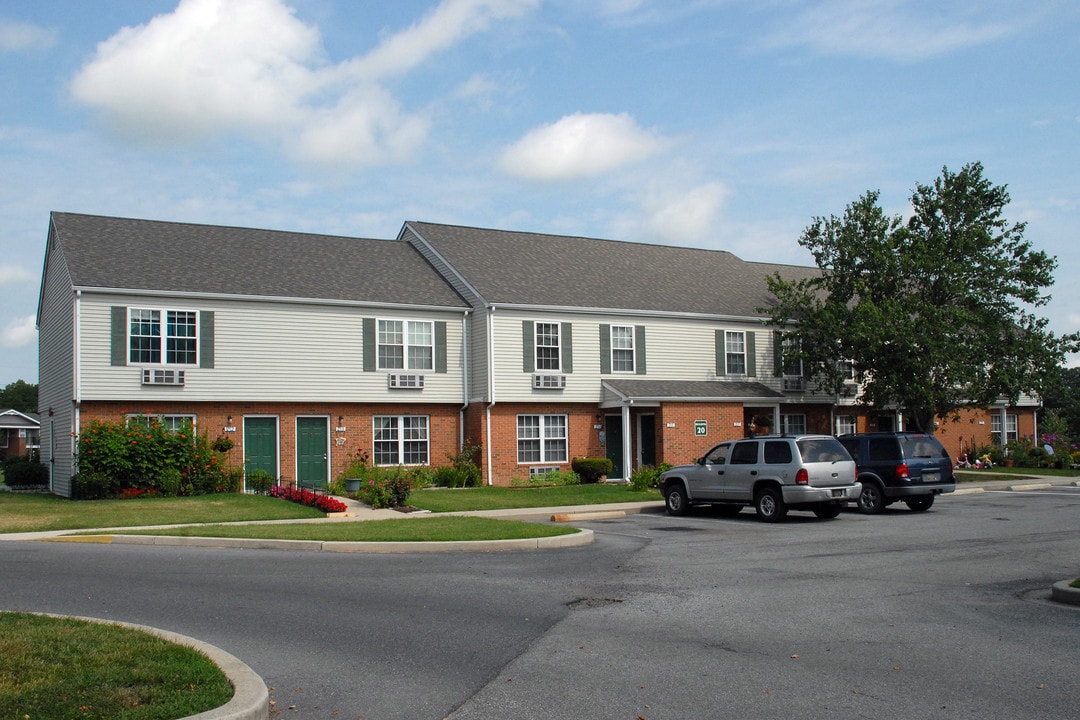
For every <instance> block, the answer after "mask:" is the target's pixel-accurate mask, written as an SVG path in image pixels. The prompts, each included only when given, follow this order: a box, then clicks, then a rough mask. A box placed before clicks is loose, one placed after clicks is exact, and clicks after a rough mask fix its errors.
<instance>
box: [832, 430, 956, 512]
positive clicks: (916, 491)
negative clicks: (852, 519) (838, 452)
mask: <svg viewBox="0 0 1080 720" xmlns="http://www.w3.org/2000/svg"><path fill="white" fill-rule="evenodd" d="M837 439H838V440H839V441H840V444H841V445H843V446H844V448H845V449H846V450H847V451H848V454H849V455H851V457H852V459H853V460H855V465H856V466H857V467H858V468H859V482H861V483H862V491H861V492H860V493H859V499H858V506H859V510H861V511H862V512H864V513H869V514H873V513H879V512H881V511H882V510H884V509H885V507H886V506H888V505H891V504H892V503H894V502H897V501H898V500H902V501H903V502H904V503H905V504H906V505H907V506H908V507H909V508H911V509H912V510H915V511H916V512H922V511H923V510H928V509H929V508H930V506H931V505H933V504H934V498H935V497H937V496H938V495H940V494H941V493H950V492H953V491H954V490H956V479H955V478H954V477H953V463H952V458H951V457H950V456H949V453H948V452H947V451H946V450H945V448H944V447H943V446H942V444H941V443H940V442H938V440H937V439H936V438H935V437H934V436H933V435H927V434H926V433H915V432H882V433H854V434H852V435H841V436H840V437H839V438H837Z"/></svg>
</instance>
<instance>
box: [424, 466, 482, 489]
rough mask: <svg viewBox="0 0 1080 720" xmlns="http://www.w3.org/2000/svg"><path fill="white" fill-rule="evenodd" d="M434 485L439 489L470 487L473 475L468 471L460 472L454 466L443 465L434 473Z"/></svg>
mask: <svg viewBox="0 0 1080 720" xmlns="http://www.w3.org/2000/svg"><path fill="white" fill-rule="evenodd" d="M431 479H432V483H433V484H435V485H437V486H439V487H446V488H463V487H469V483H470V482H472V475H471V474H470V473H469V472H468V471H467V470H459V469H458V468H456V467H454V466H453V465H442V466H440V467H437V468H435V469H434V470H433V471H432V477H431Z"/></svg>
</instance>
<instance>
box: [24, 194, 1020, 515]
mask: <svg viewBox="0 0 1080 720" xmlns="http://www.w3.org/2000/svg"><path fill="white" fill-rule="evenodd" d="M773 272H780V273H781V274H782V275H783V276H785V277H788V278H798V277H805V276H807V275H808V274H811V273H816V272H817V269H816V268H808V267H801V266H792V265H766V264H761V263H753V262H747V261H744V260H741V259H740V258H738V257H736V256H734V255H732V254H731V253H728V252H724V251H717V250H700V249H691V248H680V247H670V246H659V245H649V244H643V243H628V242H619V241H612V240H602V239H595V238H582V237H567V236H558V235H543V234H536V233H523V232H510V231H503V230H489V229H480V228H470V227H461V226H453V225H439V224H432V223H423V222H406V223H405V224H404V225H403V227H402V229H401V231H400V233H399V234H398V236H397V238H396V239H394V240H376V239H361V238H349V237H336V236H326V235H313V234H304V233H292V232H280V231H270V230H254V229H248V228H232V227H220V226H206V225H192V224H184V223H170V222H158V221H150V220H132V219H123V218H111V217H99V216H92V215H77V214H70V213H53V214H52V216H51V222H50V226H49V236H48V244H47V248H46V257H45V266H44V274H43V278H42V287H41V297H40V302H39V308H38V328H39V333H38V335H39V343H40V353H39V357H40V361H39V362H40V372H39V409H40V410H41V412H42V413H48V417H49V422H48V423H47V426H46V427H45V428H42V439H43V440H44V441H45V445H44V447H46V448H47V451H46V452H45V453H43V455H45V456H46V457H44V458H43V459H46V460H48V461H49V463H50V468H51V472H52V475H51V477H52V487H53V490H54V492H57V493H59V494H62V495H70V493H71V484H70V481H71V476H72V473H73V471H74V468H75V458H74V454H73V448H74V443H75V439H76V438H77V436H78V433H79V431H80V429H81V428H82V427H83V426H84V425H85V423H86V422H87V421H89V420H90V419H94V418H97V419H110V420H116V419H119V418H123V417H137V416H147V415H152V416H156V417H160V418H163V419H164V420H165V421H166V422H179V421H181V420H185V419H188V420H191V421H192V422H194V423H195V425H196V427H197V428H198V430H199V432H201V433H205V434H207V435H208V436H210V437H211V438H215V437H218V436H222V435H224V436H227V437H229V438H230V439H233V440H234V441H235V443H236V446H237V447H236V449H235V450H233V451H232V452H233V457H235V458H242V461H243V462H244V464H245V466H246V468H247V469H248V470H249V471H250V470H252V469H255V468H261V469H264V470H267V471H268V472H270V473H271V474H272V475H273V476H275V477H278V478H280V479H281V481H282V482H283V483H288V484H294V483H295V484H301V485H317V484H321V483H325V482H327V481H328V480H330V479H332V478H333V477H335V476H336V475H337V474H338V473H340V472H342V471H343V469H344V467H345V466H346V465H347V463H348V460H349V457H350V455H351V454H353V453H354V452H355V451H356V450H357V449H358V448H363V449H365V450H366V451H368V452H369V453H370V454H371V456H372V458H373V459H374V461H375V462H377V463H379V464H399V463H401V464H430V465H439V464H443V463H445V462H446V461H447V456H448V455H450V454H453V453H456V452H457V451H458V450H459V449H460V448H461V447H462V446H463V444H464V443H465V442H466V441H468V442H469V443H471V444H474V445H475V444H479V445H480V446H481V448H482V452H481V457H480V458H479V460H480V461H481V465H482V469H483V474H484V479H485V482H488V483H492V484H497V485H508V484H510V483H511V482H512V480H513V479H515V478H527V477H529V476H530V475H532V474H535V473H540V472H545V471H547V470H549V469H551V468H568V467H569V466H570V463H571V462H572V460H573V458H574V457H578V456H607V457H609V458H611V459H612V461H613V463H614V466H615V470H614V473H613V475H614V476H615V477H629V475H630V473H632V472H633V470H634V469H636V468H639V467H642V466H645V465H655V464H657V463H661V462H673V463H674V462H682V461H686V460H688V459H690V458H693V457H696V456H698V455H700V454H701V453H702V452H703V451H704V450H706V449H707V448H708V447H709V445H710V444H711V443H714V442H717V441H719V440H721V439H726V438H729V437H732V436H742V435H744V434H747V433H748V432H750V431H751V430H752V429H754V428H753V424H754V423H755V422H757V421H760V420H761V419H762V418H767V419H768V421H771V424H772V430H773V431H774V432H775V431H784V432H803V431H813V432H832V433H841V432H846V431H851V430H854V429H856V428H857V429H859V430H866V429H892V428H896V427H898V426H900V425H901V424H902V418H901V417H899V416H898V415H897V414H896V413H895V412H893V411H888V410H886V411H881V412H872V413H866V412H861V411H856V410H855V408H854V407H853V406H852V405H851V403H850V400H844V399H840V398H836V397H832V396H825V395H821V394H815V393H813V392H811V391H810V390H809V389H808V388H806V387H805V386H804V385H803V381H802V379H801V375H800V374H799V371H798V369H793V368H782V367H779V366H778V363H777V357H778V348H777V344H776V337H775V334H774V332H773V330H772V329H771V328H769V327H768V326H767V325H766V324H765V318H763V317H762V316H761V315H760V313H758V312H757V310H756V308H758V307H760V306H762V305H764V304H766V301H767V299H768V292H767V289H766V286H765V277H766V276H767V275H769V274H771V273H773ZM1032 415H1033V413H1032V410H1031V408H1020V409H1017V408H1008V409H1007V411H1005V409H1004V406H1003V409H1002V412H1000V413H997V414H990V415H988V414H987V413H985V412H984V411H977V412H976V414H975V415H973V416H972V418H971V422H970V423H967V424H965V425H964V432H963V435H964V436H965V437H964V438H963V441H967V440H971V439H974V438H975V437H976V432H977V433H978V438H979V439H980V440H979V442H980V443H981V444H986V443H989V442H990V439H991V432H994V429H993V427H994V425H993V423H994V421H993V419H992V418H994V417H997V418H998V424H999V425H1001V424H1002V423H1003V424H1004V427H1005V428H1006V436H1007V439H1009V438H1010V436H1011V434H1012V433H1013V432H1019V433H1020V434H1030V432H1031V431H1030V430H1027V425H1026V424H1025V423H1027V420H1026V418H1028V417H1030V416H1032ZM980 422H981V423H982V425H979V424H978V423H980ZM1033 423H1034V421H1033V419H1032V420H1031V426H1032V427H1033ZM758 429H760V428H758ZM947 447H948V445H947ZM950 449H952V448H950Z"/></svg>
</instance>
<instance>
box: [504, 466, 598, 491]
mask: <svg viewBox="0 0 1080 720" xmlns="http://www.w3.org/2000/svg"><path fill="white" fill-rule="evenodd" d="M510 484H511V485H514V486H515V487H557V486H564V485H580V484H581V476H580V475H578V474H577V473H576V472H574V471H573V470H548V471H547V472H545V473H536V474H533V475H530V476H529V479H528V480H523V479H521V478H513V479H512V480H511V481H510Z"/></svg>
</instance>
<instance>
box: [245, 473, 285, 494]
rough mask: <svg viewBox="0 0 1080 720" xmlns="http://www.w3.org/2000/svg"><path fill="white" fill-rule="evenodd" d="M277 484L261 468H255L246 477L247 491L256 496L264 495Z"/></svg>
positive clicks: (272, 477)
mask: <svg viewBox="0 0 1080 720" xmlns="http://www.w3.org/2000/svg"><path fill="white" fill-rule="evenodd" d="M276 484H277V481H276V480H275V479H274V476H273V475H271V474H270V473H268V472H266V471H265V470H263V469H262V468H255V469H254V470H252V471H251V472H249V473H248V475H247V483H246V486H247V491H248V492H251V493H256V494H258V495H266V494H267V493H269V492H270V488H271V487H273V486H274V485H276Z"/></svg>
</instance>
